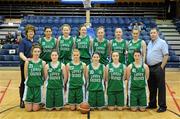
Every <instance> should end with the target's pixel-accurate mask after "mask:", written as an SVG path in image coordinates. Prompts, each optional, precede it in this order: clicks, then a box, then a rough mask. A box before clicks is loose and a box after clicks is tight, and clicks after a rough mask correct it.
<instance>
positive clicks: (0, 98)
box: [0, 80, 11, 104]
mask: <svg viewBox="0 0 180 119" xmlns="http://www.w3.org/2000/svg"><path fill="white" fill-rule="evenodd" d="M10 83H11V80H9V82H8V84H7V86H6V89H5V90H4V92H3V94H2V96H1V97H0V104H1V102H2V100H3V98H4V95H5V94H6V91H7V89H8V88H9V85H10Z"/></svg>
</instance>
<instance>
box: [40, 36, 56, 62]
mask: <svg viewBox="0 0 180 119" xmlns="http://www.w3.org/2000/svg"><path fill="white" fill-rule="evenodd" d="M40 45H41V50H42V52H41V54H40V58H42V60H44V61H47V62H50V61H51V51H52V49H55V48H56V40H55V38H54V37H52V38H51V39H50V40H48V41H47V40H46V39H45V38H44V37H43V38H41V40H40Z"/></svg>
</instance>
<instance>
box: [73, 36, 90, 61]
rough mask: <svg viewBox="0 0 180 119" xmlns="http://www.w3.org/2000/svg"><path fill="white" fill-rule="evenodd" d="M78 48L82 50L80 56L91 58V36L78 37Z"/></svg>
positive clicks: (76, 41)
mask: <svg viewBox="0 0 180 119" xmlns="http://www.w3.org/2000/svg"><path fill="white" fill-rule="evenodd" d="M75 44H76V48H77V49H78V50H79V51H80V58H85V59H90V58H91V53H90V38H89V36H88V35H87V36H85V37H84V38H81V37H77V38H76V40H75Z"/></svg>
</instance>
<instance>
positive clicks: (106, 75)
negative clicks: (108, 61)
mask: <svg viewBox="0 0 180 119" xmlns="http://www.w3.org/2000/svg"><path fill="white" fill-rule="evenodd" d="M108 69H109V65H107V66H106V67H105V77H106V78H105V80H106V81H108Z"/></svg>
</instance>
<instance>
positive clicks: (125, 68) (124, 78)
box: [123, 65, 127, 80]
mask: <svg viewBox="0 0 180 119" xmlns="http://www.w3.org/2000/svg"><path fill="white" fill-rule="evenodd" d="M123 67H124V74H123V80H126V79H127V78H126V77H127V76H126V70H127V67H126V65H123Z"/></svg>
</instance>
